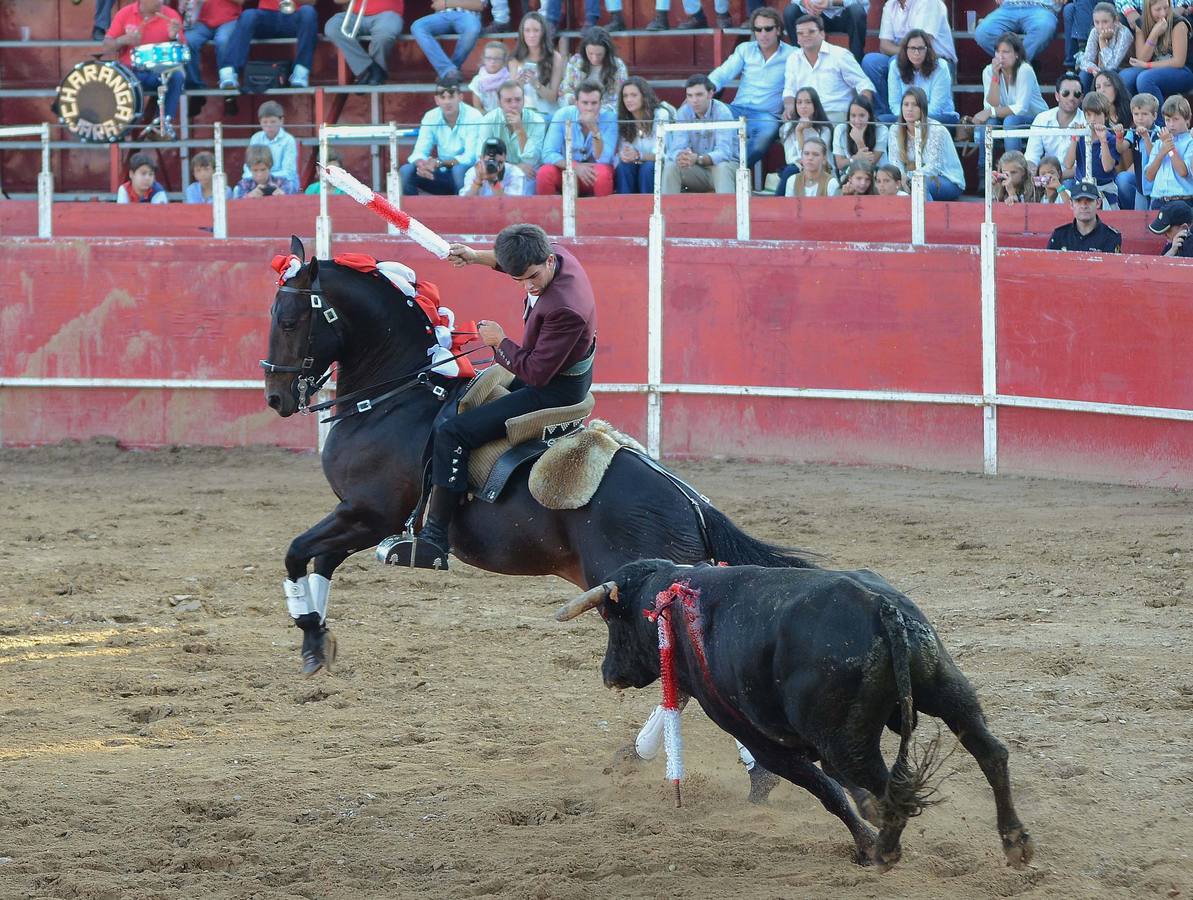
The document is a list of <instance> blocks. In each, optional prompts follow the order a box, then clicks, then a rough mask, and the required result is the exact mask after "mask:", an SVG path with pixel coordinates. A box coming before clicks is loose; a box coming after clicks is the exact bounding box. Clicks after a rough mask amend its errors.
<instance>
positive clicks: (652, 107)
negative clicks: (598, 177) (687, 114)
mask: <svg viewBox="0 0 1193 900" xmlns="http://www.w3.org/2000/svg"><path fill="white" fill-rule="evenodd" d="M671 120H672V116H671V111H670V110H669V109H668V107H666V106H665V105H663V103H662V102H661V101H660V100H659V98H658V96H657V95H656V94H655V92H654V88H652V87H651V86H650V85H649V84H648V83H647V82H646V79H644V78H640V77H639V76H637V75H631V76H630V77H629V78H627V79H626V81H625V84H623V85H622V86H621V99H620V101H619V102H618V106H617V123H618V124H617V128H618V136H619V137H620V138H621V140H620V142H619V144H618V149H617V168H616V169H614V170H613V182H614V185H615V188H616V190H617V193H619V194H651V193H654V173H655V133H656V131H657V129H658V127H659V126H660V125H663V124H666V123H667V122H670V121H671Z"/></svg>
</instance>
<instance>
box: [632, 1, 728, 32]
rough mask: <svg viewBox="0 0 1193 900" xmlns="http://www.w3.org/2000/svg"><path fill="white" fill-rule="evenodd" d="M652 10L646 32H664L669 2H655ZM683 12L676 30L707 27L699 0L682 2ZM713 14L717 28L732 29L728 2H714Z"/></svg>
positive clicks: (669, 7) (666, 26)
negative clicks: (653, 11) (683, 14)
mask: <svg viewBox="0 0 1193 900" xmlns="http://www.w3.org/2000/svg"><path fill="white" fill-rule="evenodd" d="M654 9H655V13H654V19H653V20H652V21H651V22H650V24H649V25H647V26H646V30H647V31H666V30H667V28H668V27H669V25H668V23H667V13H668V11H669V10H670V9H671V0H655V3H654ZM683 11H684V12H685V13H686V14H687V18H686V19H684V20H683V21H681V22H680V23H679V24H678V25H676V26H675V27H676V28H678V29H680V30H686V29H689V28H708V27H709V26H708V18H707V17H706V16H705V15H704V10H703V9H701V8H700V0H683ZM713 12H715V13H716V15H717V27H718V28H732V27H733V18H732V17H731V16H730V15H729V0H714V2H713ZM623 27H624V23H623ZM609 30H610V31H612V30H613V29H612V28H610V29H609Z"/></svg>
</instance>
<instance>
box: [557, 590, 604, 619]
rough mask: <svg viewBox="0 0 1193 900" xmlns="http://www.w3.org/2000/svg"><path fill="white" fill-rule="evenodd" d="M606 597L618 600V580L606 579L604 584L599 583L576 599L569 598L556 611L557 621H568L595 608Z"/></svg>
mask: <svg viewBox="0 0 1193 900" xmlns="http://www.w3.org/2000/svg"><path fill="white" fill-rule="evenodd" d="M606 599H609V600H612V601H613V602H614V603H616V602H617V582H616V581H606V582H605V583H604V584H598V585H597V586H596V587H594V588H589V589H588V590H587V591H585V592H584V593H583V594H581V595H580V596H579V597H577V598H576V599H574V600H569V601H568V602H567V603H565V604H563V606H561V607H559V611H558V612H556V613H555V621H556V622H567V621H569V620H570V619H574V618H576V616H578V615H580V614H581V613H586V612H588V611H589V610H590V609H595V608H596V607H597V606H600V604H601V603H602V602H604V601H605V600H606Z"/></svg>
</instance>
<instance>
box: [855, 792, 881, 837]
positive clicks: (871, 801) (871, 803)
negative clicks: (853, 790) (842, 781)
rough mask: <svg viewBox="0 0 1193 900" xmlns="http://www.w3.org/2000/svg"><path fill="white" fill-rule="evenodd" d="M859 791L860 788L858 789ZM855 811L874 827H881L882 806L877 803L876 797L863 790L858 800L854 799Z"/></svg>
mask: <svg viewBox="0 0 1193 900" xmlns="http://www.w3.org/2000/svg"><path fill="white" fill-rule="evenodd" d="M858 790H859V792H860V791H861V789H860V788H859V789H858ZM855 802H856V803H857V811H858V812H859V813H861V814H862V818H863V819H865V820H866V821H867V822H869V823H870V824H871V825H873V826H875V827H876V828H881V827H882V807H881V806H879V804H878V798H877V797H875V796H874V795H873V794H871V793H870V792H869V791H865V793H863V794H862V797H861V799H860V800H856V798H855Z"/></svg>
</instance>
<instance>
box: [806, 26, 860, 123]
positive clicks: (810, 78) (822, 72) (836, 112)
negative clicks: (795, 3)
mask: <svg viewBox="0 0 1193 900" xmlns="http://www.w3.org/2000/svg"><path fill="white" fill-rule="evenodd" d="M795 33H796V37H797V39H798V40H799V49H798V50H796V52H794V53H792V54H791V56H789V57H788V58H787V68H786V70H785V72H784V77H783V118H784V119H785V120H791V119H792V118H794V112H795V92H796V91H797V90H799V89H800V88H802V87H810V88H815V89H816V93H818V94H819V95H820V102H821V103H823V104H824V110H825V112H826V113H828V119H829V121H830V122H832V123H833V124H834V125H836V124H838V123H840V122H844V121H845V117H846V115H847V114H848V113H849V104H850V102H851V101H852V100H853V97H854V94H869V96H870V99H871V100H873V99H874V85H873V84H871V83H870V79H868V78H867V77H866V75H865V73H864V72H862V67H861V66H859V65H858V64H857V61H856V60H855V59H854V58H853V57H852V56H850V55H849V54H848V53H846V52H845V51H844V50H842V49H841V48H840V47H836V46H834V45H832V44H828V43H825V40H824V28H823V26H822V25H821V23H820V20H819V19H817V18H816V17H815V16H804V17H803V18H802V19H800V20H799V21H798V22H796V23H795Z"/></svg>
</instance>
